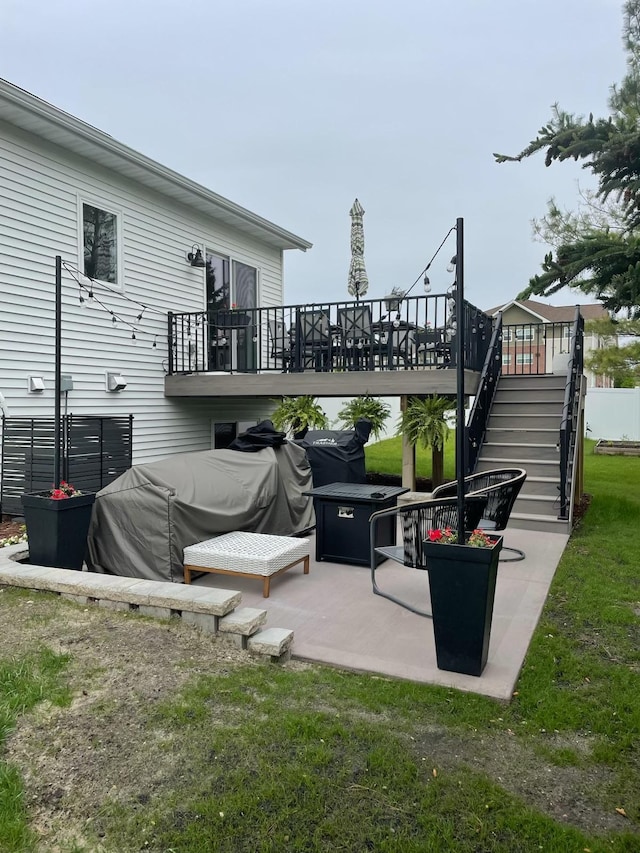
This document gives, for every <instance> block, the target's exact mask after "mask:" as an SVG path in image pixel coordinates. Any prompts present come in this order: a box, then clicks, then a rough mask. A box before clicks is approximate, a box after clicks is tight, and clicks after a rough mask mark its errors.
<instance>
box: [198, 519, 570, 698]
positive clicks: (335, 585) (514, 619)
mask: <svg viewBox="0 0 640 853" xmlns="http://www.w3.org/2000/svg"><path fill="white" fill-rule="evenodd" d="M567 541H568V536H565V535H562V534H540V533H537V532H533V531H529V530H518V529H513V530H507V531H506V532H505V537H504V544H505V546H509V547H514V548H520V549H522V550H523V551H524V552H525V554H526V559H525V560H523V561H521V562H502V563H500V568H499V571H498V583H497V587H496V599H495V607H494V613H493V626H492V631H491V645H490V648H489V660H488V663H487V666H486V668H485V670H484V672H483V674H482V676H480V677H479V678H476V677H474V676H468V675H460V674H458V673H453V672H445V671H443V670H440V669H438V667H437V665H436V655H435V646H434V639H433V624H432V622H431V620H430V619H426V618H424V617H422V616H416V615H415V614H413V613H410V612H409V611H408V610H405V609H404V608H402V607H399V606H398V605H396V604H394V603H393V602H391V601H388V600H387V599H385V598H381V597H380V596H377V595H374V594H373V593H372V591H371V578H370V571H369V569H368V568H365V567H363V566H353V565H343V564H339V563H329V562H326V561H322V562H316V560H315V559H314V554H315V543H314V537H313V536H312V537H311V570H310V573H309V574H308V575H303V573H302V567H298V568H293V569H290V570H289V571H288V572H285V573H284V574H282V575H279V576H278V577H277V578H274V580H273V583H272V584H271V595H270V597H269V598H263V597H262V584H261V583H260V582H259V581H256V580H251V579H249V578H246V579H245V578H242V577H234V578H229V577H224V576H221V575H211V574H209V575H201V576H200V577H199V578H196V579H195V581H194V584H195V585H198V586H209V587H219V588H223V587H230V586H232V587H233V588H234V589H237V590H239V591H240V592H241V593H242V604H243V606H247V607H255V608H263V609H266V610H267V611H268V616H267V624H268V625H273V626H278V627H282V628H288V629H293V631H294V643H293V649H292V652H293V656H294V657H297V658H303V659H307V660H311V661H317V662H319V663H326V664H330V665H333V666H339V667H345V668H348V669H354V670H359V671H363V672H371V673H376V674H377V675H383V676H390V677H395V678H406V679H410V680H412V681H418V682H424V683H427V684H439V685H443V686H445V687H455V688H458V689H460V690H464V691H469V692H473V693H480V694H484V695H487V696H491V697H494V698H496V699H501V700H509V699H510V698H511V695H512V693H513V690H514V688H515V683H516V680H517V678H518V674H519V672H520V669H521V667H522V662H523V660H524V657H525V655H526V652H527V649H528V647H529V642H530V640H531V636H532V634H533V631H534V629H535V627H536V625H537V623H538V619H539V617H540V613H541V611H542V608H543V605H544V603H545V600H546V597H547V593H548V591H549V586H550V584H551V581H552V579H553V575H554V573H555V570H556V567H557V565H558V563H559V561H560V558H561V556H562V553H563V551H564V549H565V546H566V544H567ZM377 578H378V585H379V586H380V587H381V588H382V589H384V590H385V591H388V592H392V593H394V594H396V595H398V596H399V597H401V598H404V599H409V600H412V601H415V602H417V603H419V605H421V606H424V607H426V608H427V609H429V586H428V584H429V579H428V575H427V573H426V572H421V571H416V570H413V569H408V568H405V567H404V566H401V565H399V564H397V563H392V562H391V561H387V562H385V563H383V564H381V565H380V567H379V568H378V570H377ZM229 581H233V582H232V583H229Z"/></svg>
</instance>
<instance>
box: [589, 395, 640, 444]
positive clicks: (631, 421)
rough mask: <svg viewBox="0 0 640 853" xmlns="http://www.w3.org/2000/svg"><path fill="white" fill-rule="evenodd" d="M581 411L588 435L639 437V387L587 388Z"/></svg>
mask: <svg viewBox="0 0 640 853" xmlns="http://www.w3.org/2000/svg"><path fill="white" fill-rule="evenodd" d="M584 412H585V421H586V425H587V436H588V437H589V438H604V439H607V440H609V441H623V440H628V441H640V388H589V389H588V390H587V396H586V399H585V410H584Z"/></svg>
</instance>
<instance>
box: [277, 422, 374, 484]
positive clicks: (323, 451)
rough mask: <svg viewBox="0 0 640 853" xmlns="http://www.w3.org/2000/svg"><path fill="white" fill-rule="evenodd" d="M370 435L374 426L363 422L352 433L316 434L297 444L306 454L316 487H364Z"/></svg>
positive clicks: (315, 431) (307, 436)
mask: <svg viewBox="0 0 640 853" xmlns="http://www.w3.org/2000/svg"><path fill="white" fill-rule="evenodd" d="M370 433H371V422H370V421H368V420H365V419H362V420H360V421H358V422H357V424H356V426H355V429H353V430H331V429H319V430H313V431H310V432H308V433H307V434H306V435H305V437H304V438H301V439H298V440H296V441H295V442H294V443H295V444H299V445H300V447H303V448H304V449H305V450H306V453H307V457H308V459H309V463H310V465H311V472H312V475H313V485H314V487H317V486H326V485H328V484H329V483H365V482H366V479H367V477H366V470H365V459H364V446H365V444H366V443H367V441H368V440H369V434H370Z"/></svg>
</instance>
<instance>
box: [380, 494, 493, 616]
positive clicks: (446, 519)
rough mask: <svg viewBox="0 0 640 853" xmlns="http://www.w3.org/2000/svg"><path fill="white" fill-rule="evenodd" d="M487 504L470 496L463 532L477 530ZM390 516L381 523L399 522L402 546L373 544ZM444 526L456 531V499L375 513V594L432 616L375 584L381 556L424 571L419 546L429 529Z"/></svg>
mask: <svg viewBox="0 0 640 853" xmlns="http://www.w3.org/2000/svg"><path fill="white" fill-rule="evenodd" d="M486 505H487V498H486V497H485V496H484V495H472V496H469V497H468V498H466V499H465V520H464V529H465V530H475V529H476V528H477V527H478V523H479V522H480V519H481V518H482V514H483V512H484V510H485V507H486ZM390 516H393V518H392V519H391V522H389V521H388V520H387V521H385V522H384V524H385V525H387V526H388V525H389V523H391V524H395V522H396V519H397V518H399V519H400V524H401V528H402V544H401V545H376V541H377V539H378V536H377V534H378V524H379V522H380V521H382V520H383V519H389V517H390ZM445 527H450V528H451V529H452V530H458V528H459V525H458V499H457V498H441V499H440V500H430V501H421V502H419V503H413V504H405V505H404V506H396V507H391V508H390V509H381V510H380V511H379V512H374V513H373V515H372V516H371V518H370V519H369V543H370V558H371V584H372V586H373V592H374V594H375V595H381V596H382V597H383V598H388V599H389V601H393V602H395V604H399V605H400V606H401V607H404V608H405V609H406V610H410V611H411V612H412V613H417V614H418V615H419V616H427V617H431V613H430V612H429V611H428V610H421V609H420V608H418V607H416V606H414V605H413V604H410V603H409V602H408V601H402V600H401V599H399V598H396V596H394V595H391V594H390V593H388V592H383V591H382V590H381V589H380V587H379V586H378V584H377V582H376V568H377V564H378V561H379V557H383V558H387V559H390V560H394V561H395V562H396V563H402V564H403V565H404V566H408V567H409V568H412V569H422V570H424V569H426V568H427V564H426V562H425V559H424V555H423V553H422V543H423V542H424V540H425V539H426V538H427V536H428V531H429V530H433V529H438V528H439V529H442V528H445ZM443 547H445V546H443Z"/></svg>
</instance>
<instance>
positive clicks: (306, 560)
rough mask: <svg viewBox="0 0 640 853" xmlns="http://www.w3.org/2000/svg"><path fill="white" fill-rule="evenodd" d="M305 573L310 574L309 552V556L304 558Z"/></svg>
mask: <svg viewBox="0 0 640 853" xmlns="http://www.w3.org/2000/svg"><path fill="white" fill-rule="evenodd" d="M304 574H305V575H308V574H309V555H308V554H307V556H306V557H305V558H304Z"/></svg>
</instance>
